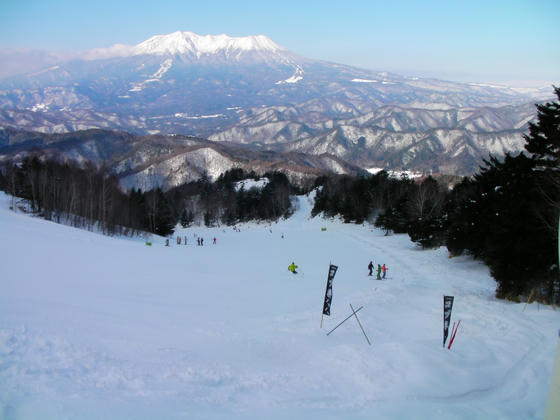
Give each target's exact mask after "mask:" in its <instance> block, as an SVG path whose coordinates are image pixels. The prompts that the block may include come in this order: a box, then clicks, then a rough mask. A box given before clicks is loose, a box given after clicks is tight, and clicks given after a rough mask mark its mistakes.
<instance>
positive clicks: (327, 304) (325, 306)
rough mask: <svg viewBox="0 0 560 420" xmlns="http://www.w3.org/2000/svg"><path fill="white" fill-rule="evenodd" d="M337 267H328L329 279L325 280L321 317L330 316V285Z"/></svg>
mask: <svg viewBox="0 0 560 420" xmlns="http://www.w3.org/2000/svg"><path fill="white" fill-rule="evenodd" d="M336 270H338V267H337V266H336V265H332V264H331V265H330V266H329V278H328V279H327V290H326V291H325V303H324V304H323V315H329V316H330V315H331V302H332V283H333V279H334V275H335V274H336Z"/></svg>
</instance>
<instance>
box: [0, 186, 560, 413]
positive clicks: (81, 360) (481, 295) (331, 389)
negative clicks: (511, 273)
mask: <svg viewBox="0 0 560 420" xmlns="http://www.w3.org/2000/svg"><path fill="white" fill-rule="evenodd" d="M9 201H10V200H9V198H8V197H6V196H5V195H2V196H0V255H1V264H0V418H2V419H123V418H126V419H531V418H535V419H536V418H542V416H543V415H544V410H545V405H546V399H547V396H548V389H549V383H550V376H551V372H552V366H553V360H554V357H555V353H556V348H557V341H558V339H557V330H558V327H559V321H560V311H554V310H553V309H552V308H551V307H547V306H542V305H541V306H540V307H539V306H538V305H537V304H530V305H528V307H527V309H526V310H525V311H524V312H523V307H524V304H514V303H510V302H504V301H499V300H496V299H495V298H494V290H495V283H494V281H493V280H492V279H491V278H490V276H489V274H488V269H487V268H486V267H485V266H484V265H482V264H480V263H479V262H476V261H473V260H472V259H470V258H467V257H457V258H453V259H450V258H448V254H447V252H446V250H445V249H444V248H441V249H439V250H434V251H422V250H421V249H419V248H418V247H416V246H415V245H414V244H413V243H411V242H410V241H409V239H408V236H406V235H392V236H384V232H383V231H380V230H376V229H372V228H370V227H368V226H356V225H345V224H342V223H340V222H338V221H326V220H323V219H320V218H314V219H309V212H310V208H311V204H310V202H309V199H307V198H304V197H300V198H298V201H299V207H300V208H299V210H298V212H297V213H296V214H295V215H294V216H293V217H292V218H290V219H288V220H286V221H282V222H279V223H277V224H272V225H270V226H268V225H258V224H247V225H240V226H238V228H239V231H237V230H234V229H233V228H232V227H222V228H213V229H208V228H202V227H196V228H189V229H185V230H181V231H180V232H178V233H180V234H181V236H185V235H187V237H188V243H187V245H186V246H185V245H183V243H182V244H181V245H177V243H176V240H175V238H173V239H171V240H170V246H169V247H165V246H164V242H165V239H164V238H160V237H153V238H152V239H151V241H152V243H153V245H152V246H146V245H145V243H144V240H141V239H139V238H138V239H134V240H130V239H119V238H110V237H107V236H102V235H100V234H96V233H91V232H87V231H83V230H78V229H73V228H70V227H66V226H62V225H58V224H55V223H53V222H47V221H44V220H41V219H38V218H33V217H30V216H28V215H24V214H21V213H13V212H11V211H9V210H8V205H9ZM322 228H326V230H322ZM282 234H283V235H284V237H283V238H282ZM194 235H199V236H201V237H203V238H204V246H197V245H196V239H195V236H194ZM214 237H216V238H217V243H216V244H215V245H214V244H212V239H213V238H214ZM370 260H373V262H374V264H375V266H377V264H378V263H381V264H383V263H385V264H387V265H388V267H389V271H388V279H386V280H383V281H378V280H374V279H373V278H372V277H368V276H367V265H368V263H369V261H370ZM292 261H294V262H295V263H296V264H297V265H299V268H300V273H299V274H297V275H293V274H291V273H290V272H288V270H287V267H288V265H289V264H290V263H291V262H292ZM329 262H332V263H333V264H336V265H338V267H339V270H338V273H337V274H336V277H335V279H334V287H333V302H332V309H331V316H330V317H327V316H325V318H324V322H323V328H322V329H321V328H320V321H321V310H322V306H323V298H324V295H325V285H326V277H327V272H328V267H329ZM443 295H453V296H455V304H454V307H453V313H452V319H451V321H452V322H453V321H458V320H461V326H460V328H459V330H458V333H457V337H456V339H455V342H454V344H453V347H452V348H451V350H448V349H447V348H445V349H444V348H442V306H443V298H442V296H443ZM349 304H352V305H353V306H354V308H356V309H357V308H358V307H360V306H363V309H362V310H361V311H360V312H359V313H358V315H359V317H360V321H361V323H362V325H363V327H364V330H365V332H366V333H367V334H368V336H369V339H370V340H371V342H372V345H371V346H370V345H368V344H367V342H366V340H365V338H364V336H363V334H362V332H361V330H360V328H359V326H358V324H357V322H356V321H355V319H349V320H348V321H347V322H346V323H345V324H343V325H342V326H341V327H339V328H338V329H337V330H336V331H334V332H333V333H332V334H331V335H330V336H327V335H326V333H327V332H328V331H329V330H331V329H332V328H334V327H335V326H336V325H337V324H338V323H339V322H340V321H342V320H343V319H344V318H345V317H346V316H348V315H349V314H350V307H349Z"/></svg>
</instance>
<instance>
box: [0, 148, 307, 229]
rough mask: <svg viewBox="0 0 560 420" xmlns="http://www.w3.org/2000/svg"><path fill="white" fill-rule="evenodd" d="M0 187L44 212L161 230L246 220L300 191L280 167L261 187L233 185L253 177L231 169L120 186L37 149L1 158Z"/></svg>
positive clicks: (273, 211)
mask: <svg viewBox="0 0 560 420" xmlns="http://www.w3.org/2000/svg"><path fill="white" fill-rule="evenodd" d="M0 169H1V170H0V189H2V190H4V191H6V192H7V193H8V194H10V195H11V196H12V208H13V209H17V208H18V207H20V208H21V210H23V211H28V212H31V213H34V214H38V215H40V216H41V217H44V218H45V219H47V220H54V221H56V222H59V223H60V222H61V221H63V222H64V223H67V224H70V225H72V226H75V227H79V228H86V229H89V230H94V229H98V230H100V231H101V232H103V233H106V234H111V235H112V234H122V235H134V234H139V233H141V232H151V233H156V234H159V235H163V236H167V235H170V234H172V233H173V231H174V228H175V226H176V225H177V224H178V223H180V224H181V225H182V226H183V227H187V226H189V225H191V224H192V223H195V222H196V223H204V224H205V225H206V226H215V225H219V224H227V225H233V224H236V223H240V222H246V221H250V220H266V221H271V220H277V219H278V218H280V217H288V216H289V215H290V214H291V212H292V206H291V201H290V195H293V194H295V193H298V192H300V190H299V189H297V188H296V187H294V186H292V184H291V183H290V181H289V180H288V178H287V177H286V175H284V174H282V173H277V172H270V173H266V174H265V175H264V176H263V177H264V178H266V179H267V183H266V185H264V186H263V187H262V188H256V187H253V188H237V187H236V183H237V182H238V181H241V180H246V179H254V180H257V179H259V177H258V176H257V175H256V174H255V173H254V172H253V173H248V174H247V173H245V172H244V171H243V170H241V169H232V170H230V171H228V172H226V173H224V174H222V175H221V176H220V177H219V178H218V179H217V180H216V181H215V182H210V181H209V179H208V177H207V176H203V177H202V178H201V179H200V180H198V181H195V182H190V183H187V184H184V185H181V186H178V187H176V188H173V189H171V190H169V191H166V192H164V191H162V189H161V188H154V189H152V190H149V191H141V190H140V189H131V190H130V191H128V192H124V191H122V190H121V188H120V185H119V180H118V178H117V177H116V176H115V175H114V174H112V173H110V172H109V171H107V170H106V169H104V168H103V167H101V168H97V167H95V166H94V165H93V164H92V163H90V162H86V163H85V164H81V165H79V164H77V163H75V162H71V161H65V162H61V161H59V160H57V159H52V158H51V159H42V158H41V157H40V156H30V157H25V158H24V159H23V160H22V161H21V162H11V161H9V162H6V163H4V164H3V165H2V168H0Z"/></svg>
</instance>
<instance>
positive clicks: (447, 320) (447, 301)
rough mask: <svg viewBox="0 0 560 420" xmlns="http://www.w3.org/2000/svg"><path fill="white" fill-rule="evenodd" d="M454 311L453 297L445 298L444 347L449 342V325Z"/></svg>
mask: <svg viewBox="0 0 560 420" xmlns="http://www.w3.org/2000/svg"><path fill="white" fill-rule="evenodd" d="M452 309H453V296H444V297H443V347H445V342H446V341H447V334H448V333H449V323H450V322H451V310H452Z"/></svg>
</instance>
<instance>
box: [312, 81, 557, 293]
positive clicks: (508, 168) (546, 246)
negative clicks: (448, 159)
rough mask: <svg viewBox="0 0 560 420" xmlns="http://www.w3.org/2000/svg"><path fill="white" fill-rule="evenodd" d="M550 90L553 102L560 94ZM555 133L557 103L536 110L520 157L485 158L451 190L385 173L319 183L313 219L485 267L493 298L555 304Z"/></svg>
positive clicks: (434, 182) (443, 184)
mask: <svg viewBox="0 0 560 420" xmlns="http://www.w3.org/2000/svg"><path fill="white" fill-rule="evenodd" d="M554 91H555V94H556V96H557V97H558V99H559V100H560V90H559V89H558V88H556V87H555V88H554ZM559 133H560V104H559V103H558V102H549V103H546V104H544V105H537V122H536V123H530V124H529V134H528V135H525V136H524V138H525V150H526V152H527V154H526V153H525V152H522V153H520V154H519V155H517V156H512V155H511V154H507V155H506V156H505V157H504V158H503V159H502V160H500V159H497V158H495V157H492V156H490V157H489V158H488V159H487V160H484V162H483V165H482V166H481V168H480V171H479V172H478V173H477V174H475V175H474V176H473V177H465V178H463V179H462V181H461V182H459V183H458V184H457V185H455V187H454V188H453V189H449V188H448V186H447V185H448V183H447V182H441V180H439V182H438V181H437V180H436V179H434V178H432V177H428V178H426V179H424V180H422V181H421V182H413V181H412V180H410V179H400V180H397V179H392V178H390V177H389V176H388V175H387V174H386V173H385V172H381V173H378V174H376V175H374V176H372V177H371V178H369V179H364V178H353V177H348V176H338V177H337V176H331V177H325V178H321V179H318V180H317V186H318V187H319V189H318V193H317V196H316V202H315V207H314V209H313V214H319V213H323V214H324V215H326V216H335V215H338V216H341V217H342V218H343V220H344V221H345V222H355V223H362V222H364V221H367V220H372V221H374V223H375V225H376V226H377V227H380V228H383V229H385V230H386V231H387V233H389V232H391V231H392V232H396V233H407V234H408V235H409V236H410V238H411V240H412V241H414V242H416V243H418V244H419V245H421V246H422V247H424V248H429V247H439V246H447V248H448V250H449V252H450V255H451V256H454V255H461V254H464V253H466V254H469V255H472V256H473V257H474V258H476V259H479V260H482V261H484V263H485V264H486V265H487V266H488V267H489V269H490V272H491V275H492V276H493V277H494V279H495V280H496V281H497V283H498V287H497V290H496V295H497V296H498V297H500V298H507V299H512V300H518V299H519V298H520V297H521V296H524V295H525V296H526V295H528V294H530V293H533V294H534V295H535V296H536V297H537V298H538V299H539V300H541V301H544V302H554V303H558V301H559V297H560V281H559V269H558V229H559V214H560V211H559V210H560V135H559ZM446 181H448V180H446Z"/></svg>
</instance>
